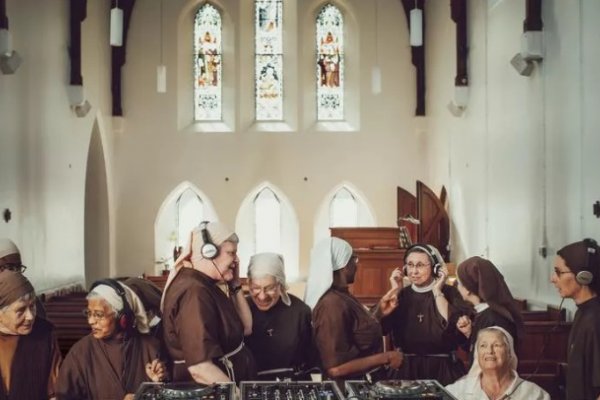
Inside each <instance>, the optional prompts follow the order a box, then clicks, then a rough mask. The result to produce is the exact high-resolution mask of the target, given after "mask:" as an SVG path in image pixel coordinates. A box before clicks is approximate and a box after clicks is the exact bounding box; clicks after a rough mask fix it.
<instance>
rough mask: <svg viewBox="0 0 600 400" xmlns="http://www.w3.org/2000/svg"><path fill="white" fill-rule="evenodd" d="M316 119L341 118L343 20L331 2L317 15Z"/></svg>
mask: <svg viewBox="0 0 600 400" xmlns="http://www.w3.org/2000/svg"><path fill="white" fill-rule="evenodd" d="M316 29H317V35H316V38H317V43H316V45H317V65H316V68H315V71H316V80H317V119H318V120H319V121H335V120H343V119H344V20H343V17H342V13H341V12H340V10H339V9H338V8H337V7H335V6H334V5H332V4H326V5H325V6H323V8H322V9H321V11H320V12H319V14H318V15H317V23H316Z"/></svg>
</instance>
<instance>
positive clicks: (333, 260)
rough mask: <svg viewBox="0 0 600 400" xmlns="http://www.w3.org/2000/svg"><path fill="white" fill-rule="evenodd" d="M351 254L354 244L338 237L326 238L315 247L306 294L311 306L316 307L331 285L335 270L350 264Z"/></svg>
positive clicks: (311, 258) (306, 300)
mask: <svg viewBox="0 0 600 400" xmlns="http://www.w3.org/2000/svg"><path fill="white" fill-rule="evenodd" d="M351 256H352V246H350V244H349V243H348V242H346V241H345V240H343V239H340V238H337V237H328V238H325V239H323V240H321V241H319V242H318V243H317V244H316V245H315V247H313V249H312V252H311V254H310V270H309V272H308V281H307V282H306V293H305V295H304V301H305V302H306V304H308V306H309V307H310V308H315V306H316V305H317V302H318V301H319V299H320V298H321V296H323V294H324V293H325V292H326V291H327V290H329V288H330V287H331V284H332V283H333V272H334V271H337V270H338V269H342V268H344V267H345V266H346V265H348V261H350V257H351Z"/></svg>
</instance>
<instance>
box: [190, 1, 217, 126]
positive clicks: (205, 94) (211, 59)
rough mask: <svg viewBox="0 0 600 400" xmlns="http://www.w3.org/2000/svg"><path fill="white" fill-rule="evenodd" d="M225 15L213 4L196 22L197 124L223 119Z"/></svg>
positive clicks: (195, 102)
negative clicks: (222, 29) (222, 19)
mask: <svg viewBox="0 0 600 400" xmlns="http://www.w3.org/2000/svg"><path fill="white" fill-rule="evenodd" d="M221 37H222V36H221V14H220V13H219V11H218V10H217V9H216V8H215V7H214V6H212V5H211V4H210V3H206V4H204V5H203V6H202V7H201V8H200V9H199V10H198V12H197V13H196V18H195V21H194V115H195V119H196V120H197V121H220V120H221V119H222V103H223V99H222V70H223V69H222V45H221V44H222V42H221Z"/></svg>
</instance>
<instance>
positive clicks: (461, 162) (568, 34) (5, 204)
mask: <svg viewBox="0 0 600 400" xmlns="http://www.w3.org/2000/svg"><path fill="white" fill-rule="evenodd" d="M239 3H240V2H239V1H234V0H219V2H218V3H217V4H218V5H219V6H220V7H221V8H222V9H224V10H226V20H227V23H228V24H230V26H232V27H234V30H233V31H232V32H233V33H232V37H230V38H229V39H228V40H229V42H228V46H229V47H228V49H227V51H229V52H230V54H231V55H232V59H231V60H230V61H229V62H228V63H229V65H228V66H227V68H229V69H228V70H227V71H228V72H229V73H230V74H232V75H233V76H234V78H233V80H232V83H231V84H230V85H231V86H230V87H228V88H227V96H229V98H230V99H232V104H233V108H232V109H230V110H228V114H227V115H228V118H229V120H230V121H232V123H231V127H232V129H231V132H226V133H219V134H210V133H198V132H192V131H190V130H185V129H184V130H182V129H181V120H182V118H183V119H185V118H184V117H185V113H183V114H182V113H181V107H182V104H184V103H182V102H181V95H182V92H181V91H182V90H183V89H182V87H185V86H186V85H185V77H183V78H181V76H180V77H177V76H176V74H175V72H177V71H179V72H181V71H184V72H185V70H186V68H185V66H184V64H185V63H188V62H189V61H188V59H187V58H183V55H182V54H181V53H180V51H181V48H182V45H181V44H180V43H178V40H179V39H180V37H181V31H180V29H179V28H178V27H177V23H178V21H181V19H182V18H183V17H182V13H183V10H184V9H185V8H192V6H194V4H199V2H195V3H194V2H189V1H184V0H176V1H175V0H173V1H169V2H165V16H164V18H165V32H164V42H165V60H166V61H165V63H166V64H167V66H168V90H169V91H168V93H167V94H164V95H159V94H157V93H156V92H155V71H156V65H157V64H158V61H159V60H158V44H159V35H158V34H157V30H156V29H157V25H158V24H157V21H158V20H157V18H158V2H152V1H144V2H137V4H136V7H135V9H134V13H133V18H132V21H131V30H130V37H129V44H128V58H127V60H128V61H127V64H126V65H125V67H124V70H123V80H124V86H123V93H124V98H123V100H124V102H123V106H124V112H125V118H124V119H123V120H116V121H113V120H111V118H106V117H104V116H107V115H109V114H110V111H109V110H110V68H109V65H110V61H109V60H110V53H109V47H108V43H107V41H108V33H107V30H108V19H107V18H108V17H107V16H108V7H109V6H108V3H107V2H98V1H92V2H88V15H87V19H86V21H85V22H84V24H83V44H84V53H83V75H84V83H85V87H86V92H87V95H88V98H89V100H90V102H91V103H92V105H93V106H94V108H93V109H92V111H91V112H90V114H88V116H87V117H86V118H83V119H78V118H76V117H75V116H74V114H72V113H71V111H70V110H69V109H68V102H67V97H66V85H67V77H68V58H67V52H66V51H67V50H66V46H67V44H66V43H67V42H68V38H67V36H68V31H67V21H68V16H67V11H68V8H67V1H66V0H61V1H58V0H55V1H52V2H49V1H48V2H39V1H35V0H18V1H17V0H8V1H7V11H8V15H9V19H10V28H11V31H12V32H13V35H14V39H15V48H16V49H17V50H18V51H19V52H20V53H21V55H22V56H23V58H24V60H25V61H24V64H23V65H22V66H21V68H20V69H19V71H18V72H17V74H16V75H12V76H7V75H0V133H1V134H0V149H1V150H2V157H0V209H4V208H10V209H11V210H12V211H13V220H12V221H11V222H10V223H8V224H6V223H4V222H0V236H8V237H10V238H12V239H13V240H15V241H16V242H17V244H18V245H19V246H20V247H21V249H22V252H23V258H24V261H25V263H26V264H27V265H28V266H29V269H28V271H27V275H28V276H29V277H30V278H31V279H32V281H33V282H34V284H35V285H36V288H38V290H45V289H50V288H53V287H56V286H59V285H62V284H65V283H69V282H75V281H80V280H81V279H82V278H83V274H84V267H83V262H84V254H83V253H84V227H83V221H84V194H85V181H84V180H85V176H86V165H85V163H86V161H87V158H88V155H87V151H88V147H89V140H90V132H91V131H92V126H93V124H94V120H95V119H96V120H97V123H98V129H99V132H100V136H101V139H102V149H103V151H104V158H105V163H106V169H107V171H106V179H107V186H108V187H107V195H108V221H99V223H101V224H106V226H108V231H109V235H110V238H109V242H110V245H111V246H110V249H109V256H108V258H109V260H110V261H109V262H110V268H109V271H110V273H111V275H132V274H140V273H142V272H144V271H146V272H152V270H153V268H154V265H153V262H154V221H155V218H156V215H157V212H158V210H159V208H160V207H161V204H163V201H164V200H165V199H166V198H167V197H168V196H169V194H170V193H171V192H172V190H173V188H174V187H177V185H179V184H180V183H181V182H184V181H189V182H190V183H192V184H193V185H195V186H196V187H198V188H199V189H200V190H202V191H203V192H204V193H206V195H207V196H208V197H209V198H210V199H211V200H212V201H213V202H214V207H215V211H216V213H217V214H218V215H219V217H220V219H221V220H222V221H224V222H226V223H228V224H229V225H231V226H233V225H234V223H235V217H236V214H237V211H238V209H239V206H240V204H241V202H242V200H243V199H244V198H245V196H246V195H247V194H248V193H249V192H250V191H251V190H252V189H253V188H254V187H256V185H258V184H259V183H260V182H264V181H269V182H271V183H272V184H273V185H276V186H277V187H278V188H280V189H281V191H282V192H284V193H285V194H286V196H288V198H289V200H290V202H291V203H292V204H293V206H294V209H295V211H296V213H297V217H298V220H299V223H300V231H299V235H300V271H301V274H302V273H306V266H307V264H308V255H309V250H310V247H311V245H312V243H313V229H314V223H315V218H316V215H317V213H318V208H319V206H320V205H321V202H322V201H323V199H324V197H325V196H327V194H328V193H330V191H331V190H332V189H333V188H334V187H335V186H336V185H338V184H339V182H349V183H351V184H352V185H353V186H354V187H356V188H357V190H359V191H360V192H361V193H363V194H364V196H365V198H366V200H367V201H368V202H369V204H370V205H371V206H372V208H373V210H374V213H375V215H376V219H377V221H376V224H377V225H379V226H394V225H395V213H396V204H395V203H396V199H395V193H396V189H395V187H396V186H397V185H400V186H403V187H405V188H407V189H409V190H414V189H413V187H414V182H415V180H416V179H421V180H423V181H424V182H426V183H427V184H428V186H430V187H432V188H433V189H434V190H436V191H439V189H440V187H441V185H446V187H447V188H448V193H449V198H450V212H451V215H452V221H453V226H452V233H453V236H452V244H453V255H454V256H453V258H454V261H460V260H461V259H463V258H464V257H466V256H470V255H474V254H483V255H487V256H489V257H490V258H491V259H492V260H493V261H494V262H495V263H496V264H497V265H498V266H499V267H500V268H501V269H502V271H503V272H504V274H505V276H506V277H507V280H508V281H509V284H510V285H511V287H513V288H514V292H515V294H516V295H519V296H523V297H527V298H529V299H534V300H540V301H545V302H554V303H558V297H557V296H556V294H555V292H554V289H553V288H552V287H551V285H550V284H549V283H548V282H547V280H548V277H549V271H550V268H551V266H552V265H551V264H552V261H551V257H550V258H546V259H543V258H542V257H540V256H539V255H538V253H537V249H538V247H539V246H540V245H542V244H543V243H544V238H545V237H546V238H547V244H548V249H549V252H550V253H551V254H552V253H554V252H555V251H556V249H557V248H559V247H561V246H562V245H563V244H565V243H567V242H570V241H574V240H579V239H581V238H582V237H585V236H594V237H596V238H599V237H600V223H599V220H598V219H596V218H595V217H593V216H592V215H591V204H592V203H593V202H594V201H595V200H597V199H598V198H600V187H599V186H600V184H599V182H600V179H599V178H600V176H599V175H600V172H599V171H600V165H599V163H600V161H599V160H600V158H599V157H598V156H597V152H598V149H599V148H600V135H598V132H597V127H598V126H599V123H600V120H599V119H600V115H599V114H600V113H598V112H597V110H598V109H599V108H600V107H599V106H600V104H599V103H600V94H599V93H600V91H599V90H598V87H599V78H598V74H597V71H598V70H600V68H599V67H600V65H599V64H600V50H598V46H597V43H598V42H599V41H600V36H599V35H600V33H599V32H600V29H599V28H597V24H596V21H597V20H598V18H599V17H600V3H599V2H597V1H596V0H580V1H575V0H573V1H562V0H547V1H544V2H543V4H544V23H545V26H544V29H545V30H544V32H545V38H546V57H545V59H544V61H543V62H542V64H540V65H539V66H538V67H536V69H535V71H534V73H533V75H532V76H531V77H529V78H525V77H521V76H519V75H517V74H516V72H515V71H513V70H512V68H511V67H510V65H509V60H510V58H511V57H512V56H513V55H514V54H515V53H516V52H517V51H518V49H519V46H520V34H521V32H522V20H523V18H524V0H504V1H502V0H501V1H494V2H491V1H488V2H485V1H479V0H471V1H470V2H469V12H470V17H469V20H470V28H469V39H470V43H469V46H470V61H469V69H470V71H469V72H470V79H471V87H470V103H469V107H468V109H467V111H466V113H465V114H464V115H463V116H462V117H461V118H455V117H453V116H451V115H450V114H449V112H448V111H447V110H446V104H447V103H448V101H449V100H450V99H451V97H452V90H453V87H452V85H453V80H454V74H455V71H454V68H455V61H454V57H455V51H454V24H453V23H452V21H451V20H450V8H449V3H448V2H446V1H435V2H434V1H431V2H428V6H427V7H428V8H427V11H426V15H427V35H426V36H427V43H428V48H427V79H428V81H427V117H425V118H414V117H413V112H414V108H415V106H414V104H415V93H414V69H413V67H412V65H411V62H410V52H409V48H408V45H407V29H406V19H405V16H404V13H403V11H402V8H401V4H400V2H399V1H396V0H379V7H380V12H379V17H378V22H379V27H378V29H379V31H378V36H379V44H378V46H377V47H376V46H373V45H372V42H373V40H374V37H375V28H376V27H375V14H374V7H373V5H374V3H373V2H366V1H360V0H344V1H341V2H340V3H339V4H340V7H341V8H342V9H343V10H344V11H345V12H346V13H347V15H348V16H349V23H350V25H352V26H355V27H356V29H357V30H358V33H357V34H353V35H350V38H351V39H350V40H348V41H347V46H349V47H348V53H349V54H348V57H349V58H348V60H347V64H346V65H347V68H349V71H350V69H351V70H352V73H349V75H348V76H349V77H350V78H349V79H350V83H349V84H350V85H351V88H352V91H351V93H352V96H351V100H350V104H352V107H354V109H355V110H356V114H357V115H353V118H352V121H351V126H353V127H354V128H355V130H353V131H352V130H351V131H345V132H327V131H320V130H319V129H318V127H316V126H315V124H314V117H313V116H312V113H314V111H313V110H312V106H311V102H310V96H311V94H310V91H311V90H313V89H312V88H313V84H312V82H310V77H311V75H312V74H313V69H312V63H311V60H310V57H311V49H312V48H313V41H314V38H313V37H312V36H311V35H309V34H307V33H306V32H309V31H310V26H307V24H308V23H309V22H311V19H312V17H307V16H306V13H307V12H309V13H310V12H314V11H315V10H316V9H318V7H317V6H318V5H319V4H321V3H319V2H317V1H316V0H312V1H308V2H304V1H299V0H297V1H295V2H294V1H291V2H286V4H288V3H289V5H288V7H292V10H291V11H287V12H286V16H287V18H292V19H293V18H294V17H295V19H293V20H292V21H290V23H289V24H290V25H289V26H291V27H292V28H291V29H289V31H286V35H288V36H287V39H286V49H287V50H288V52H289V51H291V52H292V53H291V54H286V56H285V57H286V63H291V64H292V65H291V67H290V71H291V74H292V75H291V76H287V77H286V93H287V94H288V95H289V96H291V97H290V98H289V99H288V100H287V101H288V103H286V111H288V110H289V111H290V119H289V120H288V121H286V123H287V126H288V129H287V130H286V131H285V132H279V131H275V132H262V131H260V129H258V128H257V127H255V126H254V124H253V121H252V119H251V117H250V116H251V112H252V109H253V91H252V90H251V87H252V86H251V82H252V80H251V77H252V68H253V67H252V63H251V62H248V60H251V54H252V53H251V52H252V49H251V48H248V46H247V43H248V37H247V35H248V34H249V32H251V28H249V27H248V25H244V24H243V23H242V21H251V20H252V15H251V7H249V6H247V5H246V6H243V7H242V6H240V5H239ZM295 32H301V33H302V34H300V35H298V34H296V33H295ZM290 35H291V36H290ZM288 44H289V46H287V45H288ZM375 49H378V60H379V61H378V64H379V65H380V67H381V69H382V73H383V85H382V87H383V92H382V93H381V94H380V95H378V96H374V95H372V94H371V92H370V69H371V67H372V66H373V65H374V64H375V58H376V52H375ZM187 65H189V64H187ZM352 85H353V86H352ZM183 96H184V97H185V93H184V94H183ZM190 107H191V104H190ZM182 115H183V117H182ZM113 122H118V123H119V124H120V125H122V128H120V129H119V131H118V132H114V131H113V126H112V124H113ZM6 150H8V151H6ZM226 177H227V178H229V180H228V181H226V179H225V178H226ZM305 177H306V178H307V180H305V179H304V178H305ZM106 226H105V227H106ZM544 227H546V229H544ZM99 231H100V232H102V231H103V230H102V229H100V230H99ZM91 239H92V240H90V241H91V242H93V238H91ZM242 240H243V238H242Z"/></svg>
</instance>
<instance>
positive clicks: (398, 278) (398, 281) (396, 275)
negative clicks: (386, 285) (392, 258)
mask: <svg viewBox="0 0 600 400" xmlns="http://www.w3.org/2000/svg"><path fill="white" fill-rule="evenodd" d="M403 277H404V274H403V273H402V268H400V267H396V268H394V270H393V271H392V274H391V275H390V286H391V287H392V289H396V288H402V287H403V282H402V278H403Z"/></svg>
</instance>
